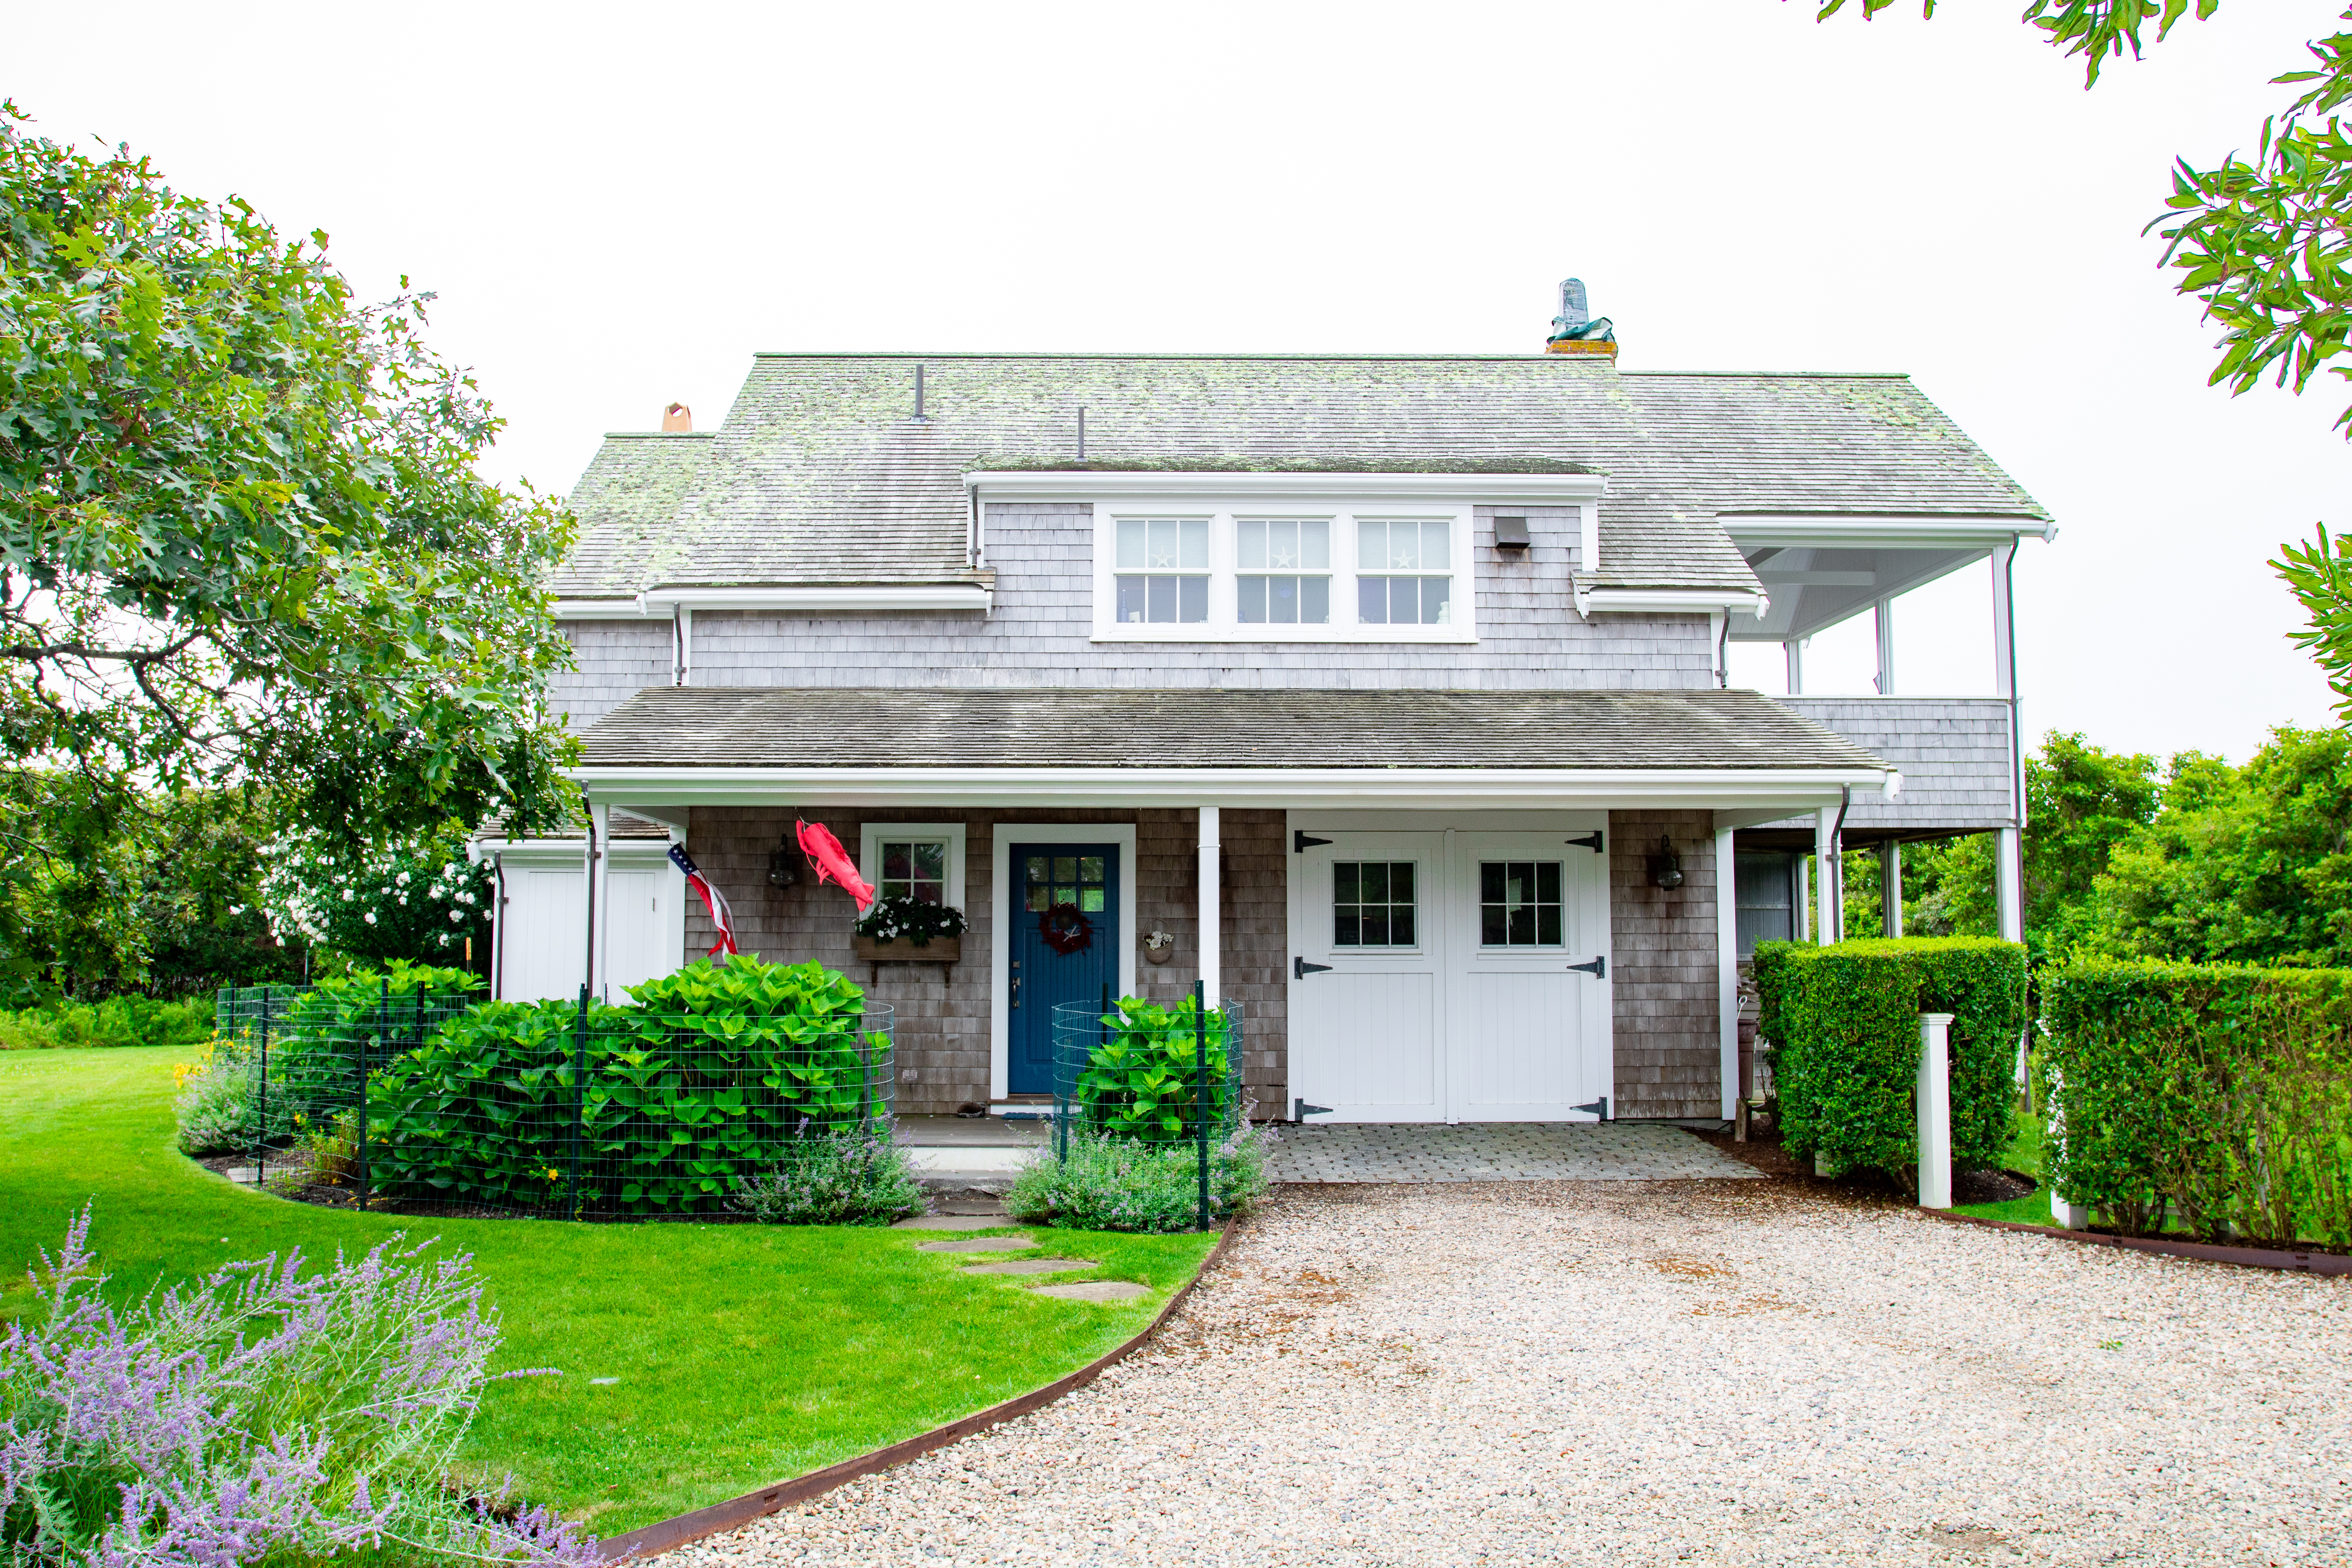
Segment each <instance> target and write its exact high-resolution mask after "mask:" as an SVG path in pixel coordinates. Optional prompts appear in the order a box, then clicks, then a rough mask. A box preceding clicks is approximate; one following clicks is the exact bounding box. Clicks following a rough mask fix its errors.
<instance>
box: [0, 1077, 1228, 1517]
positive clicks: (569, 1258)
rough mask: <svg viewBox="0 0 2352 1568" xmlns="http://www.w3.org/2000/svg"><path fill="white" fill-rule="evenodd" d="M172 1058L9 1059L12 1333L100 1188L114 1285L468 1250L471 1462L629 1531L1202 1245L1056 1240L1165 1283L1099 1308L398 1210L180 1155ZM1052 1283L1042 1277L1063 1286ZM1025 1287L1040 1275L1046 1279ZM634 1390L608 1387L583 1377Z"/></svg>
mask: <svg viewBox="0 0 2352 1568" xmlns="http://www.w3.org/2000/svg"><path fill="white" fill-rule="evenodd" d="M175 1054H179V1053H175V1052H174V1051H173V1050H171V1049H153V1050H146V1049H128V1050H104V1051H98V1050H73V1051H7V1052H0V1319H5V1317H6V1316H7V1315H9V1314H11V1313H12V1312H19V1311H22V1310H24V1308H25V1307H26V1304H27V1295H26V1287H25V1281H24V1275H23V1268H22V1265H23V1263H24V1262H26V1260H29V1259H30V1258H31V1257H32V1255H33V1253H34V1251H35V1249H36V1248H37V1247H44V1246H47V1247H52V1248H53V1247H55V1246H56V1245H57V1241H58V1237H60V1236H62V1235H63V1233H64V1231H65V1227H66V1223H67V1221H68V1217H69V1216H70V1215H72V1213H73V1212H74V1211H75V1210H77V1209H79V1207H80V1206H81V1205H82V1204H84V1203H85V1202H89V1201H92V1200H95V1204H96V1208H95V1214H96V1219H95V1223H94V1224H93V1226H92V1229H91V1236H92V1240H93V1242H94V1244H95V1246H96V1247H97V1249H98V1252H99V1255H100V1260H101V1262H102V1263H103V1264H104V1266H105V1267H106V1268H107V1269H108V1270H109V1272H110V1274H112V1276H113V1277H114V1279H115V1281H116V1284H117V1285H118V1286H119V1287H120V1288H121V1289H124V1290H126V1291H130V1292H136V1291H138V1290H142V1289H145V1288H146V1287H147V1286H148V1285H150V1284H152V1283H153V1282H155V1281H157V1280H163V1279H179V1278H183V1277H185V1276H187V1275H190V1274H193V1273H197V1272H200V1271H202V1270H204V1269H206V1268H212V1267H214V1266H215V1265H217V1264H220V1263H223V1262H226V1261H227V1260H229V1259H231V1258H249V1257H255V1256H257V1255H259V1254H261V1253H265V1252H268V1251H272V1250H277V1249H283V1248H286V1247H296V1246H299V1247H303V1248H305V1249H307V1250H308V1251H310V1253H311V1254H313V1255H314V1256H321V1257H324V1256H331V1254H332V1253H333V1252H334V1250H335V1248H337V1247H346V1248H352V1249H359V1248H364V1247H369V1246H372V1245H373V1244H374V1243H375V1242H376V1241H378V1240H380V1239H382V1238H383V1237H385V1236H387V1235H389V1234H391V1233H392V1232H394V1231H395V1230H400V1229H404V1228H405V1229H406V1230H407V1231H408V1233H409V1234H410V1236H411V1237H415V1238H417V1239H423V1238H424V1237H435V1236H437V1237H441V1238H442V1240H443V1242H444V1243H445V1244H446V1245H447V1246H450V1247H456V1248H459V1249H462V1250H465V1251H468V1252H471V1253H472V1254H473V1255H474V1258H475V1261H476V1264H477V1265H478V1268H480V1270H481V1272H482V1274H483V1276H484V1278H485V1279H488V1282H489V1297H490V1300H492V1302H493V1303H495V1305H496V1306H497V1307H498V1309H499V1311H500V1312H501V1314H502V1315H503V1318H504V1321H505V1326H506V1334H507V1339H506V1345H505V1348H504V1350H503V1351H502V1352H501V1354H500V1356H499V1362H498V1363H497V1364H498V1365H499V1367H501V1368H507V1367H556V1368H559V1369H561V1371H562V1376H560V1377H541V1378H528V1379H518V1380H515V1381H512V1382H506V1383H498V1384H491V1386H490V1388H489V1391H488V1396H487V1398H486V1400H485V1403H484V1406H483V1410H482V1414H481V1417H480V1419H479V1420H478V1423H477V1424H476V1426H475V1428H474V1436H473V1437H472V1439H471V1441H470V1447H469V1450H468V1458H469V1460H470V1461H471V1462H473V1463H478V1464H479V1465H481V1466H482V1467H484V1468H486V1469H488V1470H489V1471H491V1472H493V1473H502V1472H505V1471H508V1470H511V1471H512V1472H513V1473H514V1475H515V1476H516V1478H517V1479H519V1480H520V1482H521V1483H522V1486H523V1489H524V1490H525V1492H526V1494H527V1495H529V1496H530V1497H531V1498H532V1499H534V1500H548V1501H552V1502H554V1503H555V1504H557V1505H558V1506H560V1507H561V1508H562V1510H564V1512H565V1513H566V1514H567V1515H569V1516H571V1517H572V1518H574V1519H580V1520H584V1521H590V1522H591V1524H592V1528H593V1531H595V1533H597V1534H600V1535H610V1534H616V1533H618V1532H620V1531H626V1530H632V1529H635V1527H636V1526H638V1525H641V1524H646V1523H649V1522H651V1521H655V1520H657V1519H663V1518H667V1517H668V1516H669V1515H672V1514H676V1513H682V1512H684V1511H686V1510H688V1509H694V1508H699V1507H702V1506H703V1505H705V1504H707V1503H711V1502H716V1501H718V1500H720V1499H722V1498H728V1497H732V1496H734V1495H736V1494H737V1493H740V1492H744V1491H749V1490H751V1489H753V1488H755V1487H758V1486H762V1485H765V1484H766V1483H768V1482H770V1481H775V1480H780V1479H784V1478H786V1477H790V1476H794V1475H799V1474H803V1473H804V1472H806V1471H808V1470H812V1469H816V1468H821V1467H823V1466H825V1465H829V1464H832V1463H834V1462H835V1461H836V1460H839V1459H844V1458H849V1457H851V1456H853V1455H856V1454H860V1453H864V1452H866V1450H868V1449H871V1448H875V1447H880V1446H882V1445H883V1444H886V1443H891V1442H895V1441H897V1440H898V1439H899V1438H901V1437H907V1436H913V1435H914V1434H916V1433H918V1432H921V1431H924V1430H926V1429H928V1428H929V1427H932V1426H938V1425H940V1423H941V1422H944V1421H950V1420H952V1419H954V1418H955V1417H956V1416H959V1415H964V1414H967V1413H969V1412H971V1411H973V1410H977V1409H979V1408H981V1407H982V1406H984V1405H992V1404H994V1403H996V1402H997V1401H998V1400H1001V1399H1005V1398H1009V1397H1011V1396H1013V1395H1014V1394H1021V1393H1024V1392H1025V1391H1027V1390H1029V1389H1032V1388H1034V1387H1036V1386H1037V1385H1038V1384H1044V1383H1047V1382H1050V1381H1052V1380H1053V1379H1055V1378H1056V1377H1059V1376H1061V1375H1062V1374H1063V1373H1066V1372H1069V1371H1072V1370H1073V1369H1075V1368H1076V1367H1078V1366H1081V1365H1083V1364H1084V1363H1087V1362H1088V1361H1090V1360H1092V1359H1093V1358H1094V1357H1096V1356H1097V1355H1100V1354H1102V1353H1103V1352H1105V1351H1108V1350H1109V1349H1110V1348H1112V1347H1113V1346H1114V1345H1116V1344H1118V1342H1120V1341H1122V1340H1124V1339H1126V1338H1128V1337H1129V1336H1130V1335H1132V1334H1134V1333H1135V1332H1136V1331H1139V1329H1141V1328H1142V1327H1143V1325H1144V1324H1145V1323H1146V1322H1148V1321H1150V1318H1151V1315H1152V1314H1153V1313H1154V1312H1156V1311H1158V1310H1159V1309H1160V1304H1161V1303H1162V1302H1163V1301H1164V1300H1166V1299H1167V1293H1168V1292H1169V1291H1171V1290H1172V1289H1176V1288H1177V1287H1179V1286H1181V1284H1182V1283H1183V1282H1184V1281H1185V1280H1186V1279H1190V1278H1191V1277H1192V1274H1193V1273H1194V1271H1195V1270H1196V1269H1198V1268H1199V1267H1200V1264H1201V1261H1202V1258H1205V1257H1206V1256H1207V1254H1208V1251H1209V1248H1210V1247H1211V1246H1212V1245H1213V1237H1205V1236H1170V1237H1135V1236H1106V1235H1096V1234H1087V1233H1079V1232H1068V1231H1064V1232H1052V1233H1046V1234H1048V1235H1049V1236H1050V1237H1051V1238H1052V1240H1053V1242H1054V1247H1053V1250H1054V1251H1055V1253H1060V1254H1067V1255H1070V1256H1073V1257H1078V1258H1094V1259H1097V1260H1099V1261H1100V1263H1101V1264H1102V1267H1101V1268H1099V1269H1098V1270H1096V1271H1094V1272H1092V1273H1090V1274H1088V1275H1087V1276H1085V1277H1086V1278H1090V1279H1132V1280H1135V1281H1137V1282H1139V1283H1140V1284H1144V1285H1148V1286H1150V1287H1151V1289H1152V1290H1153V1292H1154V1294H1153V1295H1152V1296H1150V1297H1148V1298H1144V1299H1142V1300H1139V1301H1136V1302H1134V1303H1130V1304H1126V1305H1117V1306H1098V1305H1093V1304H1088V1303H1083V1302H1072V1301H1059V1300H1053V1299H1052V1298H1050V1297H1040V1296H1034V1295H1031V1294H1029V1293H1028V1292H1026V1291H1025V1290H1024V1289H1022V1288H1021V1287H1022V1285H1023V1284H1024V1281H1023V1280H1022V1279H1020V1278H1019V1277H1017V1276H1015V1277H1003V1276H1000V1277H995V1278H979V1279H972V1278H966V1277H964V1276H961V1275H960V1274H959V1273H958V1272H957V1265H958V1264H959V1263H960V1262H965V1261H970V1260H969V1259H960V1258H956V1257H955V1256H954V1255H952V1254H935V1253H919V1252H917V1251H916V1250H915V1247H916V1244H917V1243H918V1242H919V1241H922V1240H927V1239H936V1237H926V1236H924V1235H923V1234H922V1233H920V1232H909V1231H891V1230H879V1229H862V1228H847V1227H841V1228H836V1227H815V1226H810V1227H786V1226H702V1225H605V1226H598V1225H575V1224H569V1223H563V1222H549V1221H526V1220H445V1219H429V1220H426V1219H407V1220H404V1219H399V1218H395V1217H393V1216H389V1215H373V1214H366V1215H362V1214H356V1213H347V1212H339V1211H335V1210H331V1209H320V1208H315V1207H311V1206H309V1205H301V1204H295V1203H289V1202H287V1201H285V1200H282V1199H278V1198H274V1197H271V1196H269V1195H268V1194H264V1193H259V1192H256V1191H253V1190H252V1189H250V1188H244V1187H234V1186H231V1185H230V1184H227V1183H226V1182H223V1181H221V1180H219V1179H218V1178H216V1177H215V1176H213V1175H211V1174H210V1173H207V1172H205V1170H204V1169H203V1168H202V1167H200V1166H198V1165H196V1164H194V1163H193V1162H191V1161H188V1160H185V1159H183V1158H182V1157H181V1156H180V1155H179V1154H178V1153H177V1152H174V1150H173V1147H172V1142H171V1139H172V1131H173V1128H172V1112H171V1096H172V1069H171V1062H172V1060H173V1056H174V1055H175ZM1049 1278H1050V1277H1049ZM1035 1282H1036V1280H1035V1279H1034V1277H1032V1278H1031V1279H1030V1280H1028V1281H1026V1283H1035ZM595 1377H616V1378H618V1379H619V1380H620V1381H619V1382H618V1383H616V1384H611V1385H609V1386H592V1385H591V1384H590V1383H589V1379H591V1378H595Z"/></svg>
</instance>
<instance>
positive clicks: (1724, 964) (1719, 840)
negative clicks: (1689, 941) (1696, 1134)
mask: <svg viewBox="0 0 2352 1568" xmlns="http://www.w3.org/2000/svg"><path fill="white" fill-rule="evenodd" d="M1738 868H1739V862H1738V860H1737V859H1736V858H1734V855H1733V851H1732V844H1731V829H1729V828H1728V827H1726V828H1722V829H1720V830H1718V831H1717V834H1716V836H1715V1007H1716V1028H1717V1036H1718V1040H1719V1043H1720V1048H1721V1051H1722V1056H1723V1119H1724V1120H1725V1121H1731V1120H1732V1119H1733V1118H1734V1117H1735V1116H1737V1115H1738V1099H1739V872H1738Z"/></svg>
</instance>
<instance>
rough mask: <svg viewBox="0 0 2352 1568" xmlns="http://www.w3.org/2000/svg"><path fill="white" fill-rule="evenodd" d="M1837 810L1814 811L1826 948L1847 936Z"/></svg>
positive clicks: (1816, 878)
mask: <svg viewBox="0 0 2352 1568" xmlns="http://www.w3.org/2000/svg"><path fill="white" fill-rule="evenodd" d="M1837 873H1838V864H1837V812H1836V811H1835V810H1834V809H1832V808H1831V807H1829V806H1823V807H1822V809H1821V810H1819V811H1817V812H1815V813H1813V880H1814V882H1815V883H1816V884H1817V886H1818V889H1819V890H1818V892H1817V894H1816V897H1817V899H1818V901H1819V902H1820V905H1821V919H1820V921H1819V923H1820V926H1821V931H1822V935H1821V942H1822V946H1823V947H1827V946H1829V945H1830V944H1831V943H1832V942H1843V940H1844V939H1845V921H1844V918H1843V916H1844V913H1845V911H1844V910H1842V909H1840V908H1839V907H1838V904H1839V889H1838V874H1837Z"/></svg>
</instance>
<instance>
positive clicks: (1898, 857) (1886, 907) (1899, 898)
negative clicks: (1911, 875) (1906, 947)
mask: <svg viewBox="0 0 2352 1568" xmlns="http://www.w3.org/2000/svg"><path fill="white" fill-rule="evenodd" d="M1878 929H1879V930H1880V931H1882V932H1883V933H1885V935H1887V936H1890V937H1895V936H1901V935H1902V934H1903V846H1902V845H1901V844H1899V843H1897V842H1896V841H1895V840H1894V839H1892V838H1890V839H1888V840H1887V841H1886V842H1885V843H1884V844H1882V845H1880V846H1879V847H1878Z"/></svg>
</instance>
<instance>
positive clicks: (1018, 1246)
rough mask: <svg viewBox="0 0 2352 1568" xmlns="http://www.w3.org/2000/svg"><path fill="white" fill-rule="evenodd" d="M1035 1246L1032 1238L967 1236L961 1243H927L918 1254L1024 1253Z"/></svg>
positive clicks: (919, 1249) (1035, 1242) (919, 1248)
mask: <svg viewBox="0 0 2352 1568" xmlns="http://www.w3.org/2000/svg"><path fill="white" fill-rule="evenodd" d="M1036 1245H1037V1238H1036V1237H1034V1236H968V1237H964V1238H963V1239H962V1240H961V1241H927V1242H925V1243H923V1245H922V1246H920V1247H917V1248H915V1250H916V1251H918V1252H1026V1251H1028V1250H1029V1249H1030V1248H1031V1247H1034V1246H1036Z"/></svg>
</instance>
